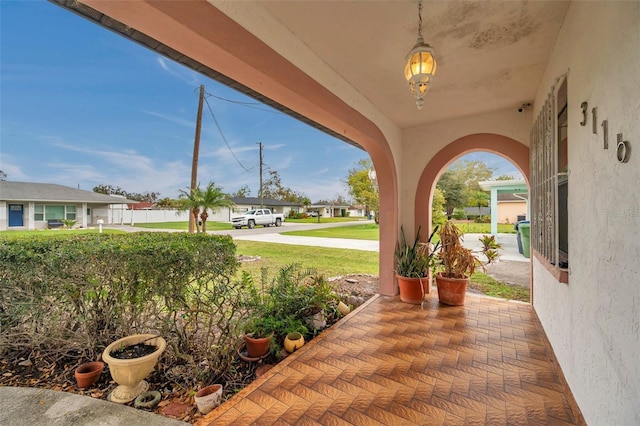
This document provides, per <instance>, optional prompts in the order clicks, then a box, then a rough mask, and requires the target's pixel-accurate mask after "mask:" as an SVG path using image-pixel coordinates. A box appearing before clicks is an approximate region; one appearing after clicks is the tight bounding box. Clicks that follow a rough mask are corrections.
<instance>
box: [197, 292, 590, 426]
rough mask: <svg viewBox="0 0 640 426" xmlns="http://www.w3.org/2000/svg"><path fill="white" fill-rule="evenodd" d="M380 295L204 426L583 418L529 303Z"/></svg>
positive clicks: (538, 421)
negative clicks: (455, 302) (459, 302)
mask: <svg viewBox="0 0 640 426" xmlns="http://www.w3.org/2000/svg"><path fill="white" fill-rule="evenodd" d="M428 297H429V300H428V302H427V303H425V305H426V306H425V309H424V310H421V309H420V307H419V306H416V305H409V304H404V303H402V302H400V301H399V300H398V298H384V297H379V298H377V299H375V300H373V301H372V302H371V303H369V304H367V305H365V306H364V307H363V308H362V309H360V310H358V311H356V312H354V313H352V314H350V316H349V317H348V318H347V319H346V320H344V321H342V322H341V323H340V324H339V325H337V326H334V327H333V328H332V329H331V330H330V331H327V332H325V333H323V335H321V336H320V337H319V338H316V339H314V341H312V342H311V343H310V344H309V345H307V346H305V347H304V348H303V349H302V350H300V351H299V352H297V353H296V354H294V355H293V356H290V357H289V358H287V359H286V360H284V361H283V362H282V363H280V364H279V365H277V366H276V367H275V368H273V369H272V370H271V371H269V373H267V374H266V375H265V376H263V377H262V378H261V379H259V380H257V381H256V382H254V383H252V384H251V386H249V387H248V388H246V389H245V390H244V391H242V392H240V393H239V394H238V395H236V396H235V397H233V398H232V399H231V400H229V401H228V402H226V403H225V404H223V405H222V406H220V407H218V408H217V409H216V410H215V411H213V412H212V413H210V414H209V415H207V416H206V417H205V418H203V419H202V420H201V421H200V423H199V425H212V426H213V425H225V424H233V425H247V424H261V425H271V424H275V425H278V424H279V425H293V424H295V425H317V424H322V425H348V424H353V425H375V424H384V425H403V424H406V425H419V424H424V425H445V424H447V425H449V424H460V425H463V424H464V425H484V424H491V425H499V424H509V425H547V424H556V425H570V424H580V423H583V421H582V419H581V417H580V413H574V412H573V411H572V409H571V405H570V404H569V401H572V398H571V395H570V394H569V390H568V388H567V386H566V384H565V383H563V382H562V381H561V379H560V378H559V377H558V375H557V374H556V370H555V368H554V364H553V359H552V357H553V354H552V353H551V351H550V350H549V348H548V346H547V345H546V341H545V338H544V336H543V332H542V329H541V327H540V324H539V322H538V320H537V318H536V316H535V313H534V312H533V310H532V308H531V306H530V305H528V304H523V303H513V302H505V301H501V300H495V299H489V298H481V297H473V296H472V297H467V300H466V305H465V306H462V307H448V306H444V305H439V304H438V300H437V297H436V296H435V295H430V296H428Z"/></svg>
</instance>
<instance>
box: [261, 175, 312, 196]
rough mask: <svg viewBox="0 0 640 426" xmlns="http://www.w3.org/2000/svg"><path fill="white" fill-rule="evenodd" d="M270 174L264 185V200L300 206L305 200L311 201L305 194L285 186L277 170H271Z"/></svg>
mask: <svg viewBox="0 0 640 426" xmlns="http://www.w3.org/2000/svg"><path fill="white" fill-rule="evenodd" d="M268 173H269V177H268V178H267V179H266V180H265V181H264V182H263V183H262V196H263V197H264V198H273V199H274V200H281V201H288V202H290V203H298V204H302V203H303V202H304V200H305V199H306V200H308V199H309V198H308V197H307V196H306V195H305V194H303V193H301V192H298V191H295V190H293V189H291V188H287V187H286V186H283V185H282V180H281V179H280V175H279V174H278V172H277V171H276V170H269V171H268ZM309 204H310V203H309Z"/></svg>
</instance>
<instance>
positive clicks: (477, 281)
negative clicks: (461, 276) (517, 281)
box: [469, 272, 530, 303]
mask: <svg viewBox="0 0 640 426" xmlns="http://www.w3.org/2000/svg"><path fill="white" fill-rule="evenodd" d="M469 287H470V288H473V289H476V290H479V291H481V292H482V293H484V294H486V295H487V296H493V297H501V298H503V299H508V300H520V301H522V302H527V303H528V302H529V299H530V292H529V288H527V287H521V286H519V285H508V284H505V283H503V282H501V281H496V280H494V279H493V278H491V277H490V276H489V275H486V274H483V273H482V272H476V273H474V274H473V275H472V276H471V282H470V283H469Z"/></svg>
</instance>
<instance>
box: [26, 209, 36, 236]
mask: <svg viewBox="0 0 640 426" xmlns="http://www.w3.org/2000/svg"><path fill="white" fill-rule="evenodd" d="M35 219H36V203H34V202H30V203H29V212H28V220H27V223H28V225H27V229H29V230H30V231H32V230H34V229H36V220H35Z"/></svg>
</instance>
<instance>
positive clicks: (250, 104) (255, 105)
mask: <svg viewBox="0 0 640 426" xmlns="http://www.w3.org/2000/svg"><path fill="white" fill-rule="evenodd" d="M206 94H207V95H208V96H211V97H213V98H216V99H220V100H221V101H225V102H229V103H232V104H236V105H242V106H246V107H247V108H253V109H257V110H259V111H265V112H271V113H273V114H282V115H285V114H284V113H283V112H282V111H278V110H275V109H266V108H260V106H262V105H264V104H263V103H262V102H243V101H234V100H233V99H227V98H223V97H221V96H217V95H214V94H213V93H209V92H207V93H206Z"/></svg>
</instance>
